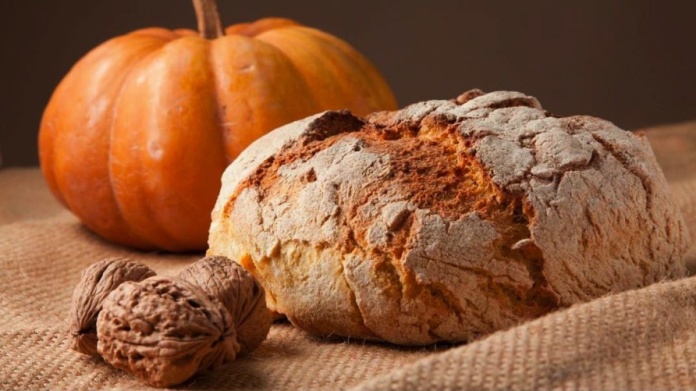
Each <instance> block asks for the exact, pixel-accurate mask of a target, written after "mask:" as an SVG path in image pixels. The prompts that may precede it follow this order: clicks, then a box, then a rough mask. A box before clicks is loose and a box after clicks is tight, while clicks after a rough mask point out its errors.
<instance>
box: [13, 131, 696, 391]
mask: <svg viewBox="0 0 696 391" xmlns="http://www.w3.org/2000/svg"><path fill="white" fill-rule="evenodd" d="M648 134H649V136H650V137H651V140H652V142H653V146H654V148H655V152H656V154H657V155H658V159H659V160H660V162H661V164H662V166H663V168H664V170H665V174H666V175H667V178H668V179H669V181H670V184H671V187H672V191H673V195H674V197H675V199H676V200H677V201H678V203H679V204H680V206H681V207H682V210H683V212H684V214H685V216H686V219H687V222H688V225H689V227H690V230H691V233H692V237H694V236H696V123H690V124H682V125H676V126H670V127H664V128H662V129H656V130H651V131H649V132H648ZM117 255H118V256H130V257H133V258H136V259H138V260H141V261H143V262H145V263H147V264H148V265H150V266H151V267H153V268H154V269H155V270H156V271H157V272H158V273H160V274H175V273H177V272H178V271H179V270H180V269H181V268H183V267H184V266H185V265H187V264H188V263H190V262H192V261H193V260H195V259H197V258H198V257H199V256H200V255H199V254H194V255H187V256H174V255H167V254H159V253H137V252H131V251H128V250H126V249H123V248H119V247H117V246H113V245H109V244H107V243H104V242H103V241H101V240H100V239H99V238H97V237H95V236H94V235H93V234H91V233H90V232H88V231H87V230H86V229H84V228H83V227H82V226H80V224H79V223H78V221H77V220H76V219H75V218H74V217H73V216H72V215H71V214H70V213H69V212H67V211H65V210H64V209H62V208H61V207H60V206H59V205H58V204H57V203H56V202H55V201H54V200H53V198H52V197H51V195H50V194H49V193H48V191H47V189H46V186H45V184H44V182H43V179H42V178H41V174H40V172H39V171H38V170H37V169H5V170H0V388H2V389H32V390H33V389H69V390H80V389H136V388H138V389H140V388H146V387H144V386H142V385H141V384H139V383H137V382H136V381H135V380H133V378H131V376H130V375H128V374H126V373H123V372H121V371H118V370H115V369H113V368H111V367H110V366H108V365H107V364H105V363H104V362H102V361H101V360H99V359H95V358H89V357H85V356H82V355H80V354H78V353H75V352H73V351H71V350H69V349H68V347H67V339H66V329H67V325H66V321H65V319H66V313H67V310H68V306H69V304H70V296H71V293H72V289H73V287H74V285H75V284H76V282H77V279H78V277H79V275H80V272H81V271H82V269H84V268H85V267H86V266H87V265H89V264H90V263H91V262H94V261H96V260H99V259H101V258H104V257H108V256H117ZM688 262H689V265H690V267H691V269H692V270H693V269H694V268H693V266H696V247H694V248H692V251H691V252H690V253H689V256H688ZM181 388H194V389H246V390H251V389H281V390H294V389H303V390H305V389H331V390H334V389H354V390H377V389H380V390H381V389H391V390H408V389H423V390H434V389H447V390H454V389H472V390H484V389H486V390H488V389H491V390H492V389H522V390H533V389H588V390H598V389H621V390H624V389H640V390H644V389H659V390H663V389H696V277H693V278H687V279H684V280H681V281H676V282H666V283H660V284H655V285H653V286H650V287H647V288H644V289H641V290H636V291H630V292H625V293H623V294H618V295H614V296H608V297H605V298H602V299H599V300H596V301H593V302H590V303H586V304H583V305H577V306H574V307H572V308H569V309H567V310H564V311H560V312H557V313H554V314H551V315H548V316H546V317H544V318H541V319H538V320H536V321H532V322H528V323H525V324H522V325H519V326H517V327H515V328H512V329H509V330H506V331H501V332H498V333H495V334H493V335H491V336H489V337H487V338H483V339H481V340H478V341H475V342H471V343H469V344H467V345H462V346H457V347H453V346H450V347H443V346H439V347H428V348H423V349H404V348H398V347H394V346H388V345H381V344H369V343H368V344H366V343H363V342H360V341H328V340H321V339H317V338H313V337H310V336H308V335H306V334H304V333H303V332H301V331H298V330H296V329H294V328H293V327H292V326H291V325H289V324H278V325H274V326H273V328H272V330H271V333H270V335H269V338H268V340H267V341H266V342H264V344H263V345H262V346H261V347H260V348H259V350H258V351H257V352H255V354H254V355H252V356H251V357H247V358H243V359H239V360H237V361H235V362H233V363H232V364H230V365H228V366H225V367H223V368H221V369H220V370H219V371H217V372H215V373H213V374H205V375H201V376H197V377H196V378H194V379H193V380H191V381H189V382H188V383H186V384H184V385H183V386H181Z"/></svg>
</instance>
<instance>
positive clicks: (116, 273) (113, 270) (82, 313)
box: [69, 258, 155, 356]
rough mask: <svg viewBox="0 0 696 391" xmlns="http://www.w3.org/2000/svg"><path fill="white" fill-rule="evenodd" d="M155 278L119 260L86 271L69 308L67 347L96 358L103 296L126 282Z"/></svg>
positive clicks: (146, 270) (142, 267) (149, 271)
mask: <svg viewBox="0 0 696 391" xmlns="http://www.w3.org/2000/svg"><path fill="white" fill-rule="evenodd" d="M154 275H155V272H154V271H153V270H152V269H150V268H149V267H147V266H145V265H143V264H140V263H137V262H133V261H131V260H129V259H119V258H110V259H105V260H103V261H100V262H97V263H95V264H92V265H91V266H89V267H88V268H87V269H85V271H84V272H82V277H81V278H80V282H79V283H78V284H77V286H76V287H75V291H74V292H73V297H72V304H71V307H70V315H69V323H70V338H71V342H70V347H71V348H72V349H73V350H76V351H78V352H80V353H84V354H89V355H93V356H96V355H97V354H98V353H97V316H98V315H99V311H101V309H102V302H103V301H104V299H105V298H106V296H107V295H108V294H109V293H111V291H113V290H114V289H116V288H117V287H118V286H119V285H121V284H122V283H124V282H126V281H141V280H144V279H146V278H148V277H152V276H154Z"/></svg>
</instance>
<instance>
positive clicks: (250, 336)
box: [179, 256, 272, 353]
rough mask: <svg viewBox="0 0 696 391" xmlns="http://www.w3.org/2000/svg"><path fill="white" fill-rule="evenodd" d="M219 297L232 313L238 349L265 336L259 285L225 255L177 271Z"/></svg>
mask: <svg viewBox="0 0 696 391" xmlns="http://www.w3.org/2000/svg"><path fill="white" fill-rule="evenodd" d="M179 278H181V279H183V280H185V281H188V282H190V283H191V284H194V285H196V286H198V287H200V288H201V289H202V290H203V291H205V292H207V293H208V294H210V295H213V296H214V297H215V298H217V299H218V300H220V301H221V302H222V303H223V304H224V305H225V308H227V310H228V311H229V312H230V314H232V319H233V320H234V323H235V325H236V329H237V340H238V341H239V344H240V345H241V347H242V350H241V353H250V352H252V351H254V350H255V349H256V348H257V347H258V346H259V345H260V344H261V342H263V340H264V339H266V336H267V335H268V331H269V329H270V327H271V323H272V319H271V313H270V311H268V308H267V307H266V299H265V292H264V290H263V287H261V285H260V284H259V283H258V282H257V281H256V279H254V277H253V276H252V275H251V274H250V273H249V272H247V271H246V270H244V268H243V267H242V266H240V265H239V264H238V263H236V262H234V261H232V260H231V259H229V258H227V257H222V256H216V257H206V258H203V259H201V260H199V261H198V262H196V263H193V264H192V265H190V266H189V267H187V268H186V269H184V270H183V271H181V273H180V274H179Z"/></svg>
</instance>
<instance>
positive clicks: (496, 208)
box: [209, 90, 688, 345]
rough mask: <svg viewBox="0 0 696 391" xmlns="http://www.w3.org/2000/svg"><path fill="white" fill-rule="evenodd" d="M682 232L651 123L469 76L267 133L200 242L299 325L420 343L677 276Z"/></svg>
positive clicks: (234, 175) (479, 331)
mask: <svg viewBox="0 0 696 391" xmlns="http://www.w3.org/2000/svg"><path fill="white" fill-rule="evenodd" d="M687 237H688V235H687V232H686V226H685V224H684V221H683V218H682V216H681V214H680V212H679V210H678V208H677V207H676V205H675V203H674V202H673V201H672V200H671V198H670V194H669V190H668V187H667V183H666V181H665V178H664V175H663V174H662V171H661V170H660V168H659V166H658V164H657V163H656V161H655V157H654V155H653V153H652V150H651V148H650V146H649V144H648V141H647V140H646V139H645V138H644V137H642V136H639V135H638V136H636V135H634V134H632V133H630V132H627V131H624V130H621V129H619V128H617V127H616V126H614V125H613V124H612V123H610V122H607V121H603V120H600V119H597V118H593V117H587V116H573V117H566V118H557V117H554V116H552V115H550V114H549V113H548V112H546V111H544V110H543V109H542V108H541V106H540V104H539V102H538V101H537V100H536V99H535V98H533V97H530V96H526V95H524V94H521V93H518V92H493V93H488V94H484V93H482V92H480V91H478V90H474V91H469V92H467V93H465V94H463V95H461V96H460V97H459V98H457V99H456V100H453V101H427V102H421V103H417V104H414V105H411V106H408V107H406V108H405V109H403V110H400V111H394V112H381V113H376V114H374V115H372V116H370V117H368V118H357V117H354V116H353V115H351V114H350V113H348V112H325V113H322V114H318V115H315V116H312V117H309V118H306V119H304V120H301V121H298V122H295V123H292V124H289V125H287V126H284V127H282V128H279V129H277V130H275V131H274V132H272V133H270V134H268V135H266V136H265V137H263V138H261V139H259V140H258V141H257V142H256V143H254V144H253V145H251V146H250V147H249V148H248V149H247V150H246V151H244V153H242V154H241V155H240V156H239V157H238V158H237V160H236V161H235V162H234V163H233V164H232V165H230V166H229V168H228V169H227V171H226V172H225V174H224V176H223V186H222V190H221V193H220V196H219V198H218V201H217V205H216V207H215V209H214V211H213V222H212V225H211V228H210V236H209V245H210V249H209V255H224V256H227V257H229V258H231V259H235V260H238V261H239V262H240V263H241V264H242V265H243V266H244V267H245V268H246V269H248V270H249V271H250V272H251V273H252V274H253V275H254V276H255V277H256V278H257V279H258V280H259V281H260V282H261V284H262V285H263V287H264V288H265V289H266V292H267V302H268V303H269V307H270V308H271V309H273V310H275V311H278V312H280V313H283V314H285V315H287V317H288V319H289V320H290V321H291V322H292V323H293V324H294V325H296V326H297V327H300V328H302V329H304V330H306V331H309V332H311V333H314V334H318V335H322V336H346V337H354V338H364V339H376V340H384V341H389V342H392V343H397V344H407V345H418V344H430V343H435V342H440V341H445V342H460V341H467V340H470V339H472V338H476V337H477V336H481V335H484V334H487V333H491V332H493V331H495V330H499V329H503V328H506V327H509V326H512V325H514V324H516V323H519V322H521V321H524V320H527V319H530V318H534V317H538V316H541V315H543V314H546V313H548V312H550V311H553V310H556V309H558V308H562V307H567V306H570V305H572V304H574V303H578V302H583V301H587V300H591V299H593V298H597V297H600V296H603V295H607V294H611V293H614V292H620V291H624V290H627V289H633V288H638V287H642V286H645V285H648V284H651V283H654V282H657V281H661V280H665V279H673V278H678V277H682V276H684V275H685V273H686V270H685V267H684V264H683V261H682V256H683V254H684V253H685V251H686V249H687Z"/></svg>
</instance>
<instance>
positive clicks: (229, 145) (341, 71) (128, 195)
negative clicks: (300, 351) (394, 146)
mask: <svg viewBox="0 0 696 391" xmlns="http://www.w3.org/2000/svg"><path fill="white" fill-rule="evenodd" d="M194 6H195V8H196V12H197V15H198V25H199V30H200V34H198V33H196V32H195V31H192V30H167V29H163V28H146V29H142V30H138V31H135V32H132V33H129V34H126V35H123V36H119V37H116V38H113V39H111V40H109V41H107V42H105V43H103V44H101V45H100V46H98V47H97V48H95V49H94V50H92V51H91V52H90V53H88V54H87V55H86V56H85V57H84V58H82V59H81V60H80V61H79V62H78V63H77V64H76V65H75V66H74V67H73V68H72V69H71V70H70V72H69V73H68V74H67V75H66V76H65V78H64V79H63V80H62V81H61V83H60V84H59V85H58V87H57V88H56V90H55V91H54V93H53V95H52V97H51V99H50V101H49V103H48V105H47V107H46V109H45V111H44V115H43V118H42V121H41V127H40V131H39V157H40V162H41V169H42V172H43V175H44V176H45V179H46V181H47V183H48V186H49V187H50V189H51V191H52V192H53V194H54V195H55V196H56V197H57V198H58V199H59V200H60V201H61V202H62V203H63V204H64V205H65V206H66V207H67V208H69V209H70V210H71V211H72V212H73V213H74V214H75V215H76V216H77V217H78V218H79V219H80V220H81V221H82V222H83V223H84V224H85V225H86V226H87V227H88V228H90V229H91V230H92V231H94V232H96V233H97V234H98V235H100V236H102V237H103V238H105V239H107V240H109V241H112V242H115V243H118V244H122V245H127V246H131V247H135V248H140V249H162V250H168V251H187V250H199V249H204V248H205V247H206V239H207V233H208V228H209V225H210V212H211V210H212V208H213V204H214V202H215V199H216V197H217V194H218V191H219V189H220V177H221V175H222V173H223V171H224V169H225V168H226V167H227V165H228V164H229V163H230V162H231V161H232V160H234V159H235V157H236V156H237V155H238V154H239V153H240V152H241V151H242V150H243V149H244V148H245V147H246V146H247V145H249V144H250V143H251V142H252V141H254V140H255V139H257V138H258V137H260V136H262V135H263V134H265V133H267V132H268V131H270V130H272V129H274V128H276V127H278V126H281V125H283V124H285V123H288V122H291V121H294V120H297V119H300V118H303V117H306V116H308V115H311V114H314V113H317V112H321V111H324V110H329V109H343V108H347V109H350V110H352V111H353V112H355V113H357V114H358V115H365V114H368V113H370V112H374V111H378V110H390V109H395V108H396V102H395V99H394V96H393V94H392V92H391V90H390V89H389V86H388V85H387V83H386V82H385V80H384V79H383V78H382V76H381V75H380V74H379V72H378V71H377V70H376V69H375V67H374V66H373V65H372V64H371V63H370V62H369V61H368V60H367V59H366V58H365V57H363V56H362V55H361V54H359V53H358V52H357V51H356V50H355V49H353V48H352V47H351V46H349V45H348V44H347V43H345V42H344V41H342V40H340V39H338V38H336V37H334V36H332V35H329V34H327V33H325V32H322V31H319V30H316V29H313V28H309V27H305V26H302V25H300V24H298V23H296V22H294V21H291V20H288V19H279V18H267V19H261V20H258V21H256V22H253V23H246V24H238V25H233V26H230V27H228V28H227V29H225V30H224V31H223V29H222V27H221V24H220V20H219V16H218V13H217V8H216V4H215V2H214V0H194Z"/></svg>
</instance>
